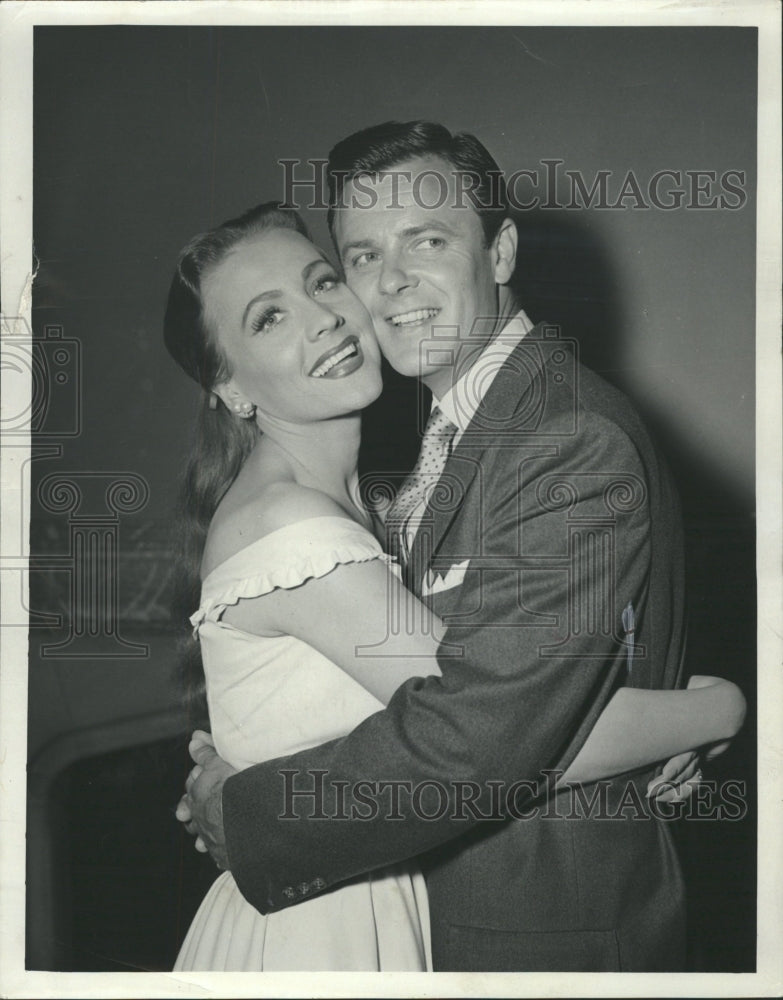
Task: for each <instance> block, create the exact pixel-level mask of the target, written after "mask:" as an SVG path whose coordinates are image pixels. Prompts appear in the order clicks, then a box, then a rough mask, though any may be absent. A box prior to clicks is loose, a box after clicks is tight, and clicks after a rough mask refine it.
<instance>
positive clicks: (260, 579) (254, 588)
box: [190, 539, 397, 638]
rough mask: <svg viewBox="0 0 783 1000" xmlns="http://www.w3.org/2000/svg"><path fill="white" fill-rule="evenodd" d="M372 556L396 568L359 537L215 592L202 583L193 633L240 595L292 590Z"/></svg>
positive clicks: (242, 596)
mask: <svg viewBox="0 0 783 1000" xmlns="http://www.w3.org/2000/svg"><path fill="white" fill-rule="evenodd" d="M372 559H380V560H381V561H382V562H384V563H385V564H386V566H388V567H389V568H390V569H393V570H396V569H397V564H396V563H395V561H394V560H393V559H392V558H391V556H389V555H387V554H386V553H385V552H383V551H382V550H381V548H380V546H379V545H378V543H377V542H375V541H374V540H373V541H372V542H370V541H369V540H368V541H367V542H365V541H364V540H363V539H362V540H361V541H351V542H344V543H342V544H339V543H338V544H335V545H333V546H331V547H329V548H327V547H324V548H323V549H321V550H320V551H317V552H314V553H312V554H311V555H308V556H295V557H293V558H292V560H291V563H290V564H288V565H282V564H279V565H277V566H274V567H273V568H272V569H269V570H265V571H263V572H259V573H254V574H252V575H250V576H246V577H243V578H242V579H237V580H233V581H230V582H229V581H225V582H224V581H220V583H221V584H224V585H223V586H221V587H220V588H218V587H215V593H214V594H210V593H209V589H210V588H209V587H205V588H204V590H203V591H202V595H201V596H202V602H201V607H200V608H199V609H198V611H196V613H195V614H193V615H191V616H190V624H191V625H192V626H193V637H194V638H196V637H197V636H198V630H199V627H200V626H201V625H202V624H203V623H204V622H205V621H219V619H220V616H221V615H222V614H223V612H224V611H225V609H226V608H227V607H229V606H231V605H234V604H237V603H238V602H239V601H240V600H242V599H243V598H252V597H261V596H263V595H264V594H269V593H271V591H273V590H292V589H293V588H294V587H299V586H300V585H301V584H303V583H305V581H307V580H312V579H317V578H318V577H322V576H326V575H327V574H328V573H331V571H332V570H333V569H336V568H337V567H338V566H343V565H345V564H346V563H359V562H369V561H370V560H372Z"/></svg>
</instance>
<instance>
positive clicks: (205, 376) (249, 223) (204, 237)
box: [163, 202, 308, 727]
mask: <svg viewBox="0 0 783 1000" xmlns="http://www.w3.org/2000/svg"><path fill="white" fill-rule="evenodd" d="M269 229H292V230H294V231H296V232H298V233H301V234H302V236H305V237H307V235H308V234H307V230H306V228H305V225H304V223H303V222H302V220H301V218H300V217H299V215H297V213H296V212H295V211H293V210H292V209H285V208H279V207H278V206H277V205H276V204H275V203H273V202H267V203H266V204H263V205H258V206H257V207H256V208H252V209H250V210H249V211H248V212H245V214H244V215H241V216H240V217H239V218H237V219H231V220H229V221H228V222H224V223H223V225H221V226H218V227H217V228H216V229H212V230H210V231H209V232H207V233H202V234H200V235H199V236H196V237H194V238H193V239H192V240H191V241H190V243H188V245H187V246H186V247H185V248H184V250H183V251H182V253H181V254H180V256H179V260H178V262H177V269H176V271H175V273H174V278H173V280H172V282H171V288H170V289H169V297H168V303H167V306H166V316H165V320H164V334H163V338H164V341H165V343H166V347H167V349H168V351H169V353H170V354H171V356H172V357H173V358H174V360H175V361H176V362H177V364H178V365H179V366H180V367H181V368H182V369H183V371H184V372H185V373H186V374H187V375H189V376H190V377H191V378H192V379H194V380H195V381H196V382H198V384H199V385H200V386H201V387H202V388H203V389H204V390H205V391H204V393H203V398H202V401H201V409H200V412H199V418H198V425H197V431H196V439H195V441H194V443H193V447H192V449H191V453H190V457H189V459H188V461H187V465H186V467H185V473H184V477H183V481H182V487H181V490H180V496H179V504H178V515H179V516H178V519H177V520H178V530H179V545H178V547H177V557H176V564H175V568H174V580H173V583H174V587H173V601H172V611H173V615H174V618H175V621H176V622H177V623H178V624H180V625H181V626H183V627H185V626H187V625H188V618H189V616H190V615H191V614H193V612H194V611H195V610H196V609H197V608H198V606H199V601H200V594H201V576H200V568H201V558H202V555H203V553H204V544H205V542H206V538H207V531H208V530H209V524H210V522H211V520H212V517H213V516H214V514H215V511H216V510H217V507H218V504H219V503H220V501H221V500H222V499H223V497H224V496H225V493H226V491H227V490H228V488H229V486H231V484H232V483H233V482H234V480H235V479H236V477H237V475H238V474H239V470H240V469H241V468H242V466H243V464H244V462H245V460H246V459H247V457H248V455H249V454H250V452H251V451H252V450H253V448H254V446H255V444H256V442H257V441H258V436H259V433H260V432H259V430H258V427H257V426H256V424H255V421H253V420H246V419H242V418H239V417H235V416H234V415H233V414H232V413H231V411H230V410H229V409H228V408H227V407H226V406H224V405H223V403H222V402H220V401H219V400H218V397H217V396H215V395H214V393H213V391H212V390H213V389H214V388H215V387H216V386H217V385H220V384H221V383H222V382H225V381H226V380H227V379H229V378H231V375H232V372H231V368H230V365H229V363H228V359H227V358H226V356H225V354H224V353H223V351H222V350H221V348H220V346H219V344H218V342H217V339H216V336H215V331H214V330H210V329H209V328H208V326H207V324H206V321H205V318H204V303H203V300H202V296H201V283H202V280H203V278H204V276H205V274H206V273H207V272H208V271H209V270H210V269H211V268H212V267H214V266H216V265H217V264H218V263H220V261H221V260H223V258H224V257H225V256H226V254H227V253H228V252H229V251H230V250H232V249H233V248H234V247H235V246H236V245H237V244H238V243H240V242H241V241H242V240H243V239H246V238H247V237H249V236H252V235H253V234H255V233H260V232H264V231H265V230H269ZM181 653H182V655H181V669H180V677H181V680H182V682H183V686H184V689H185V698H186V704H187V707H188V712H189V715H190V721H191V723H193V724H195V725H199V726H202V727H204V726H207V727H208V715H207V706H206V694H205V683H204V668H203V665H202V662H201V651H200V649H199V644H198V641H197V640H195V639H194V638H193V637H192V635H191V633H190V630H189V628H188V629H187V630H186V634H185V636H184V637H183V641H182V644H181Z"/></svg>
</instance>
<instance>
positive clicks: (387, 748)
mask: <svg viewBox="0 0 783 1000" xmlns="http://www.w3.org/2000/svg"><path fill="white" fill-rule="evenodd" d="M550 333H551V328H546V327H537V328H536V329H535V330H534V331H533V332H531V333H530V334H529V335H528V337H526V338H525V339H524V340H523V341H522V342H521V343H520V345H519V346H518V348H517V349H516V350H515V351H514V353H513V354H512V356H511V357H510V358H509V360H508V361H507V362H506V364H505V365H504V367H503V368H502V369H501V371H500V372H499V373H498V374H497V376H496V377H495V380H494V381H493V383H492V385H491V387H490V389H489V391H488V393H487V395H486V396H485V398H484V400H483V402H482V404H481V406H480V408H479V410H478V412H477V414H476V416H475V418H474V420H473V422H472V423H471V425H470V427H469V428H468V429H467V431H466V432H465V434H464V435H463V437H462V439H461V440H460V441H459V443H458V445H457V447H456V449H455V450H454V453H453V454H452V456H451V458H450V459H449V461H448V463H447V465H446V468H445V470H444V473H443V477H442V479H441V482H440V486H441V487H442V488H441V489H439V490H438V491H437V495H434V496H433V498H432V500H431V505H430V508H429V509H428V512H427V515H426V516H425V521H424V522H423V524H422V527H421V529H420V530H419V533H418V535H417V537H416V540H415V543H414V550H413V555H412V559H411V564H410V577H409V584H410V586H411V587H412V588H413V589H414V590H415V592H416V593H417V594H422V581H423V580H424V579H425V576H426V580H427V587H426V589H427V590H428V591H435V592H434V593H433V594H432V595H431V596H430V597H427V595H426V594H425V595H424V598H425V599H428V600H431V601H432V605H433V607H434V609H435V610H436V611H437V612H438V613H439V614H440V615H441V616H443V618H444V620H445V621H446V623H447V625H448V629H447V633H446V636H445V639H444V642H443V643H442V645H441V649H440V652H439V661H440V663H441V667H442V670H443V677H442V678H432V677H430V678H425V679H412V680H410V681H408V682H407V683H406V684H404V685H403V686H402V687H401V688H400V689H399V690H398V691H397V692H396V693H395V695H394V697H393V699H392V700H391V702H390V703H389V705H388V707H387V708H386V709H385V710H384V711H382V712H379V713H377V714H376V715H373V716H371V717H370V718H368V719H367V720H366V721H365V722H364V723H362V724H361V725H360V726H359V727H358V728H357V729H356V730H354V732H352V733H351V734H349V735H348V736H346V737H344V738H342V739H339V740H335V741H333V742H331V743H328V744H326V745H324V746H320V747H317V748H315V749H313V750H309V751H306V752H303V753H298V754H296V755H294V756H292V757H287V758H283V759H279V760H275V761H271V762H268V763H265V764H262V765H259V766H257V767H253V768H250V769H248V770H247V771H244V772H242V773H240V774H239V775H236V776H235V777H232V778H231V779H229V781H228V782H227V783H226V785H225V789H224V794H223V808H224V820H225V829H226V839H227V845H228V853H229V858H230V862H231V870H232V872H233V873H234V876H235V878H236V880H237V882H238V884H239V887H240V889H241V891H242V893H243V894H244V895H245V897H246V898H247V899H248V900H249V901H250V902H251V903H252V904H253V905H254V906H255V907H257V908H258V909H259V910H260V911H261V912H270V911H274V910H276V909H280V908H282V907H285V906H288V905H290V904H292V903H296V902H298V901H299V900H301V899H304V898H306V897H307V896H309V895H310V894H312V893H315V892H321V891H326V890H328V889H329V888H330V887H333V886H336V885H338V884H339V883H341V882H343V881H345V880H347V879H349V878H351V877H353V876H356V875H359V874H361V873H364V872H367V871H370V870H372V869H374V868H378V867H381V866H384V865H388V864H390V863H392V862H395V861H398V860H402V859H404V858H410V857H412V856H422V861H423V863H424V865H425V871H426V872H427V876H428V877H427V882H428V889H429V894H430V905H431V911H432V937H433V957H434V963H435V968H436V970H439V971H441V970H467V971H481V970H487V971H493V970H495V971H511V970H554V971H560V970H562V971H566V970H573V971H576V970H635V971H651V970H668V969H677V968H680V967H681V965H682V960H683V893H682V882H681V876H680V871H679V866H678V862H677V859H676V856H675V852H674V849H673V845H672V841H671V837H670V831H669V829H668V828H667V825H666V823H665V822H663V821H662V820H660V819H658V818H655V817H654V816H651V815H650V812H649V810H648V808H647V806H646V804H645V801H644V792H645V787H646V783H647V781H648V779H649V778H650V776H651V773H645V774H638V773H637V774H634V775H633V776H630V777H626V778H625V779H623V780H619V779H615V780H614V781H613V782H612V783H611V784H610V785H608V786H607V787H605V788H603V789H599V787H598V786H589V787H586V788H585V790H584V797H585V801H583V802H582V803H581V805H580V800H579V799H578V798H575V797H574V796H573V794H572V793H559V794H552V795H548V796H547V795H546V794H545V793H544V794H543V795H542V794H539V792H540V789H538V788H534V787H533V782H537V781H538V782H541V783H542V784H543V783H544V782H545V779H544V778H542V775H541V771H542V769H546V768H554V767H560V768H563V769H564V768H565V767H567V766H568V764H569V763H570V762H571V760H572V759H573V758H574V756H575V755H576V753H577V751H578V750H579V748H580V747H581V745H582V743H583V742H584V740H585V738H586V737H587V734H588V733H589V731H590V729H591V728H592V726H593V725H594V723H595V721H596V719H597V717H598V715H599V714H600V712H601V711H602V709H603V708H604V706H605V705H606V702H607V701H608V699H609V698H610V697H611V695H612V693H613V692H614V690H615V689H616V688H617V687H618V686H621V685H628V684H630V685H633V686H638V687H650V688H669V687H674V686H676V684H677V683H678V681H679V678H680V672H681V663H682V657H683V649H684V616H683V603H684V601H683V580H682V569H683V566H682V563H683V559H682V539H681V526H680V517H679V510H678V504H677V499H676V496H675V493H674V490H673V488H672V484H671V482H670V479H669V476H668V474H667V473H666V471H665V469H664V468H663V466H662V465H661V462H660V460H659V458H658V456H657V455H656V452H655V449H654V447H653V445H652V442H651V441H650V438H649V437H648V434H647V432H646V430H645V428H644V426H643V425H642V423H641V422H640V420H639V418H638V416H637V414H636V413H635V412H634V410H633V409H632V408H631V406H630V405H629V403H628V402H627V400H626V399H625V398H624V397H623V396H622V395H621V394H620V393H618V392H617V391H616V390H615V389H613V388H611V387H610V386H609V385H607V384H606V383H605V382H603V381H602V380H601V379H600V378H599V377H598V376H596V375H595V374H594V373H592V372H590V371H588V370H587V369H585V368H583V367H582V366H580V365H579V364H577V363H576V361H575V360H574V355H573V354H572V352H571V351H570V350H569V345H568V344H567V343H563V342H562V341H560V340H559V339H558V337H557V335H556V334H555V335H552V336H550ZM466 560H467V561H468V562H467V567H466V566H465V562H466ZM460 564H461V569H460V570H456V571H454V570H453V571H452V573H451V576H449V575H448V573H449V570H450V568H452V567H455V566H460ZM463 571H464V577H463ZM436 575H437V576H440V577H442V578H443V581H444V582H443V583H441V584H436V585H435V586H433V583H434V581H435V580H436ZM460 577H463V578H462V579H461V582H460ZM454 582H456V583H457V585H456V586H450V584H452V583H454ZM444 587H445V589H444ZM325 710H326V711H328V706H325ZM286 770H287V771H288V772H289V773H288V775H287V776H283V775H281V773H280V772H281V771H286ZM309 771H321V772H326V774H320V775H311V774H308V773H307V772H309ZM291 772H296V774H294V775H293V776H292V774H291ZM520 779H527V780H528V784H526V785H520V784H519V783H518V782H519V780H520ZM286 782H287V787H288V789H289V791H290V790H291V788H296V789H297V790H302V789H304V790H308V789H310V790H312V789H315V788H316V787H317V789H318V797H317V801H316V798H315V797H314V796H313V795H310V796H309V797H308V796H306V795H305V796H300V797H297V798H295V799H294V800H292V799H291V798H290V796H289V798H288V799H287V800H286V799H285V797H284V788H285V787H286ZM362 782H364V784H362ZM383 782H398V783H399V784H398V786H397V798H398V802H397V805H396V808H392V807H391V792H390V788H391V786H389V785H383ZM515 782H517V784H516V785H514V783H515ZM339 783H344V784H339ZM379 783H380V784H379ZM416 789H418V792H417V791H416ZM596 790H599V791H601V793H602V794H603V795H604V798H603V799H602V798H601V797H600V796H599V798H598V799H596V800H594V801H593V805H592V808H590V807H589V803H587V800H589V798H590V796H591V795H592V794H593V792H594V791H596ZM376 793H377V794H376ZM411 793H412V794H411ZM417 796H418V798H417ZM340 800H341V801H340ZM370 800H372V801H374V802H375V808H374V809H373V808H372V806H370V805H368V802H369V801H370ZM466 800H470V803H469V805H467V806H466ZM444 803H445V808H444ZM536 810H537V811H536ZM286 811H287V815H288V816H289V817H292V816H294V815H295V816H297V817H298V818H287V819H280V818H279V817H280V816H281V814H283V813H285V812H286ZM390 814H394V815H395V816H396V817H399V818H390ZM314 815H316V816H321V817H334V816H337V815H349V816H361V817H364V819H363V820H358V819H355V820H354V821H351V822H349V821H346V820H341V819H330V818H320V819H319V818H313V816H314ZM509 816H510V817H511V818H509ZM523 816H525V817H526V818H522V817H523ZM568 816H570V817H571V818H566V817H568ZM306 817H309V818H306ZM484 817H493V818H484Z"/></svg>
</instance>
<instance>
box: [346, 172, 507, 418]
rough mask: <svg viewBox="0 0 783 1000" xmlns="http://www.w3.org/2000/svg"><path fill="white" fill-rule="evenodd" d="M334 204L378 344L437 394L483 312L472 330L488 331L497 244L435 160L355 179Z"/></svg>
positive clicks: (503, 264)
mask: <svg viewBox="0 0 783 1000" xmlns="http://www.w3.org/2000/svg"><path fill="white" fill-rule="evenodd" d="M406 173H407V174H410V179H409V178H408V177H407V176H404V175H405V174H406ZM436 173H437V175H439V176H435V174H436ZM460 200H461V201H462V203H463V204H462V205H460V204H459V201H460ZM343 204H344V205H346V206H348V207H345V208H341V209H340V210H339V211H338V212H337V213H336V216H335V225H334V236H335V241H336V243H337V249H338V252H339V254H340V259H341V261H342V264H343V267H344V268H345V276H346V280H347V282H348V285H349V287H350V288H351V289H352V290H353V291H354V292H355V293H356V294H357V295H358V296H359V298H360V299H361V300H362V302H363V303H364V305H365V306H366V308H367V310H368V311H369V313H370V315H371V317H372V320H373V323H374V325H375V330H376V333H377V335H378V340H379V342H380V345H381V350H382V351H383V353H384V354H385V355H386V357H387V359H388V360H389V362H390V364H391V365H392V367H394V368H395V369H396V370H397V371H398V372H400V373H401V374H403V375H409V376H413V377H416V378H420V379H421V380H422V381H423V382H424V384H425V385H427V386H428V387H429V388H430V389H431V390H432V391H433V392H434V394H435V396H436V397H438V398H440V397H442V396H443V395H444V393H445V392H446V391H447V390H448V389H449V388H450V387H451V384H452V381H453V378H454V368H453V359H455V356H456V353H457V351H456V349H457V348H458V347H459V344H460V341H463V342H464V341H465V340H467V339H468V338H470V337H471V333H472V331H474V324H475V323H476V320H481V319H484V320H485V321H486V319H487V318H491V321H490V323H489V324H487V322H484V323H483V324H479V326H478V327H476V331H477V332H478V331H481V336H482V338H483V339H484V340H486V338H487V336H488V333H491V332H492V330H493V329H494V326H495V323H496V320H497V316H498V311H499V310H498V295H497V285H496V282H498V281H501V282H505V281H507V280H508V278H509V276H510V271H508V263H507V261H505V260H500V261H499V258H498V250H497V241H496V242H495V243H494V244H493V246H492V247H490V248H485V247H484V238H483V232H482V227H481V220H480V219H479V216H478V215H477V214H476V212H475V211H474V210H473V208H472V207H471V206H470V203H469V201H468V199H467V198H466V197H465V196H464V195H463V196H462V197H461V199H460V198H459V197H458V194H457V181H456V179H455V177H454V167H452V165H451V164H449V163H447V162H445V161H443V160H441V159H439V158H437V157H418V158H415V159H413V160H409V161H407V162H405V163H401V164H399V166H396V167H394V168H392V169H391V170H390V171H389V172H388V173H385V174H380V175H379V176H378V177H377V178H372V177H369V176H360V177H356V178H354V180H353V181H351V182H350V183H349V184H347V185H346V187H345V191H344V196H343ZM428 206H433V207H428ZM511 267H512V268H513V259H512V261H511ZM473 336H474V337H475V336H476V332H474V333H473ZM449 358H451V359H452V362H451V363H449Z"/></svg>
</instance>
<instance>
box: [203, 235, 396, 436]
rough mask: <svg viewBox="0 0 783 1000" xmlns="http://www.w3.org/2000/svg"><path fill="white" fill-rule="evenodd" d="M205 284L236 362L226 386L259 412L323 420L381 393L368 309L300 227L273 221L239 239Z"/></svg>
mask: <svg viewBox="0 0 783 1000" xmlns="http://www.w3.org/2000/svg"><path fill="white" fill-rule="evenodd" d="M201 294H202V299H203V302H204V315H205V320H206V322H207V324H208V327H209V329H210V330H212V331H213V332H214V334H215V336H216V337H217V340H218V343H219V345H220V347H221V348H222V350H223V351H224V352H225V354H226V356H227V358H228V361H229V366H230V368H231V371H232V372H233V375H232V377H231V379H230V380H229V382H228V383H227V385H226V386H224V387H223V388H224V389H225V388H228V387H230V388H231V389H233V390H234V391H235V392H236V393H238V394H239V395H240V396H241V397H242V399H244V400H249V401H250V402H252V403H254V404H255V405H256V407H257V411H258V413H259V415H261V416H262V417H263V415H264V414H267V415H269V416H270V417H273V418H278V419H282V420H286V421H290V422H294V423H307V422H310V421H316V420H324V419H328V418H330V417H335V416H340V415H344V414H346V413H351V412H355V411H356V410H361V409H363V408H364V407H365V406H368V405H369V404H370V403H371V402H372V401H373V400H374V399H376V398H377V397H378V395H379V394H380V391H381V369H380V364H381V362H380V351H379V348H378V344H377V342H376V340H375V334H374V332H373V328H372V323H371V321H370V317H369V315H368V313H367V312H366V310H365V308H364V306H363V305H362V304H361V302H360V301H359V299H357V297H356V296H355V295H354V294H353V292H351V291H350V290H349V289H348V287H347V286H346V285H345V284H344V283H343V282H342V281H341V280H340V278H339V276H338V274H337V272H336V271H335V269H334V268H333V267H332V265H331V264H330V263H329V262H328V261H327V260H326V258H325V257H324V256H323V254H322V253H321V251H320V250H318V249H317V247H315V246H313V244H312V243H311V242H310V241H309V240H307V239H306V238H305V237H304V236H301V235H300V234H299V233H297V232H294V231H293V230H290V229H270V230H268V231H266V232H261V233H257V234H255V235H253V236H249V237H248V238H247V239H244V240H242V241H241V242H240V243H238V244H237V245H236V246H235V247H234V249H233V250H231V251H230V252H229V253H228V254H227V255H226V256H225V257H224V258H223V260H222V261H221V262H220V263H219V264H217V265H215V266H214V267H213V268H212V269H211V270H210V271H209V272H208V273H207V274H206V275H205V277H204V279H203V280H202V283H201ZM229 405H230V404H229Z"/></svg>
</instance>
